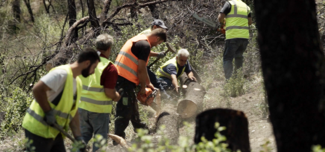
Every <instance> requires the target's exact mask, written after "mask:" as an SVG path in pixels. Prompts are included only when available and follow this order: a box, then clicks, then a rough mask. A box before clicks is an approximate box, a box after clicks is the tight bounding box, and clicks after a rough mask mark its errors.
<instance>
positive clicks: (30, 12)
mask: <svg viewBox="0 0 325 152" xmlns="http://www.w3.org/2000/svg"><path fill="white" fill-rule="evenodd" d="M24 2H25V5H26V7H27V10H28V13H29V15H30V20H31V21H32V22H34V15H33V10H32V7H31V6H30V0H24Z"/></svg>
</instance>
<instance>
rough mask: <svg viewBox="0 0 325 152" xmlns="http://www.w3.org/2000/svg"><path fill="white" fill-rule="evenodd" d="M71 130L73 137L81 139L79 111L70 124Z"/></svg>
mask: <svg viewBox="0 0 325 152" xmlns="http://www.w3.org/2000/svg"><path fill="white" fill-rule="evenodd" d="M69 125H70V129H71V131H72V134H73V136H74V137H75V138H76V137H80V136H81V131H80V123H79V112H78V111H77V113H76V115H75V116H74V117H73V119H72V120H71V122H70V124H69Z"/></svg>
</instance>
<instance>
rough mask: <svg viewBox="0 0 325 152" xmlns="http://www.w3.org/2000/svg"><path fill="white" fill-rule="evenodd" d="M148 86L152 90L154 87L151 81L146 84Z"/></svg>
mask: <svg viewBox="0 0 325 152" xmlns="http://www.w3.org/2000/svg"><path fill="white" fill-rule="evenodd" d="M148 87H149V88H151V89H152V91H153V90H155V89H156V88H155V87H154V86H153V84H152V83H151V82H150V83H149V84H148Z"/></svg>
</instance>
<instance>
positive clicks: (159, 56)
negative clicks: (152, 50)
mask: <svg viewBox="0 0 325 152" xmlns="http://www.w3.org/2000/svg"><path fill="white" fill-rule="evenodd" d="M165 56H166V54H165V53H164V52H159V53H158V55H157V57H158V58H163V57H165Z"/></svg>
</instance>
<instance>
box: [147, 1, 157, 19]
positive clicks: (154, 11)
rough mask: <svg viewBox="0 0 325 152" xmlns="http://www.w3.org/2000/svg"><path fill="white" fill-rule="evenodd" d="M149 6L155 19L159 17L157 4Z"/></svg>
mask: <svg viewBox="0 0 325 152" xmlns="http://www.w3.org/2000/svg"><path fill="white" fill-rule="evenodd" d="M148 7H149V9H150V12H151V15H152V17H153V18H155V19H159V12H158V9H157V6H156V4H152V5H149V6H148Z"/></svg>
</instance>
